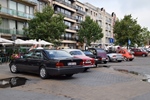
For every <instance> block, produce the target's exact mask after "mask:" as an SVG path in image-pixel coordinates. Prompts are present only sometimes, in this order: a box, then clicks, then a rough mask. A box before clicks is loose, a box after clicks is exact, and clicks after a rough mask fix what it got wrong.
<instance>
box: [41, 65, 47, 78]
mask: <svg viewBox="0 0 150 100" xmlns="http://www.w3.org/2000/svg"><path fill="white" fill-rule="evenodd" d="M40 77H41V78H42V79H46V78H48V73H47V71H46V69H45V67H41V68H40Z"/></svg>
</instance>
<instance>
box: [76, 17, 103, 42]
mask: <svg viewBox="0 0 150 100" xmlns="http://www.w3.org/2000/svg"><path fill="white" fill-rule="evenodd" d="M78 36H79V41H80V42H81V43H87V45H90V44H91V42H95V41H96V40H99V39H101V38H102V37H103V34H102V29H101V28H100V26H99V25H98V24H97V23H96V22H94V21H93V20H92V19H91V18H90V17H89V16H86V19H85V21H83V22H81V24H80V30H79V32H78Z"/></svg>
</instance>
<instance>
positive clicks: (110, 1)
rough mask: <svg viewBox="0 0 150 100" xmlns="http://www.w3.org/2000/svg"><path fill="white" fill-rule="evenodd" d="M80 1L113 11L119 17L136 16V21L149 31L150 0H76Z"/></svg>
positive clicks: (134, 17)
mask: <svg viewBox="0 0 150 100" xmlns="http://www.w3.org/2000/svg"><path fill="white" fill-rule="evenodd" d="M78 1H80V2H82V3H85V2H88V3H90V4H92V5H94V6H96V7H99V8H102V7H103V8H104V9H105V11H106V12H108V13H110V14H111V13H112V12H115V13H116V15H117V17H118V18H119V19H123V17H124V15H129V14H131V15H132V18H133V19H136V18H137V23H138V24H140V25H141V26H142V27H147V28H148V30H149V31H150V0H78Z"/></svg>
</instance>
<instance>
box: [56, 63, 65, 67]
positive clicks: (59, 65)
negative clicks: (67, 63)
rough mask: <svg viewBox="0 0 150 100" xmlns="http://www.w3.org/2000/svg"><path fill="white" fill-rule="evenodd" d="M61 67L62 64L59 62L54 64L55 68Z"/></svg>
mask: <svg viewBox="0 0 150 100" xmlns="http://www.w3.org/2000/svg"><path fill="white" fill-rule="evenodd" d="M62 66H64V64H63V63H61V62H57V63H56V67H57V68H60V67H62Z"/></svg>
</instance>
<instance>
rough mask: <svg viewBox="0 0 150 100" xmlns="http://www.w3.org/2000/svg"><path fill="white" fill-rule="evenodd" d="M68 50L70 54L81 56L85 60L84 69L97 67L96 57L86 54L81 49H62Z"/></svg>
mask: <svg viewBox="0 0 150 100" xmlns="http://www.w3.org/2000/svg"><path fill="white" fill-rule="evenodd" d="M62 50H64V51H66V52H68V53H69V54H71V55H73V56H74V57H76V58H80V59H82V60H83V64H82V65H83V67H85V70H84V71H87V69H89V68H92V67H96V65H95V59H94V58H91V57H88V56H86V55H85V54H84V53H83V52H82V51H81V50H79V49H62Z"/></svg>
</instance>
